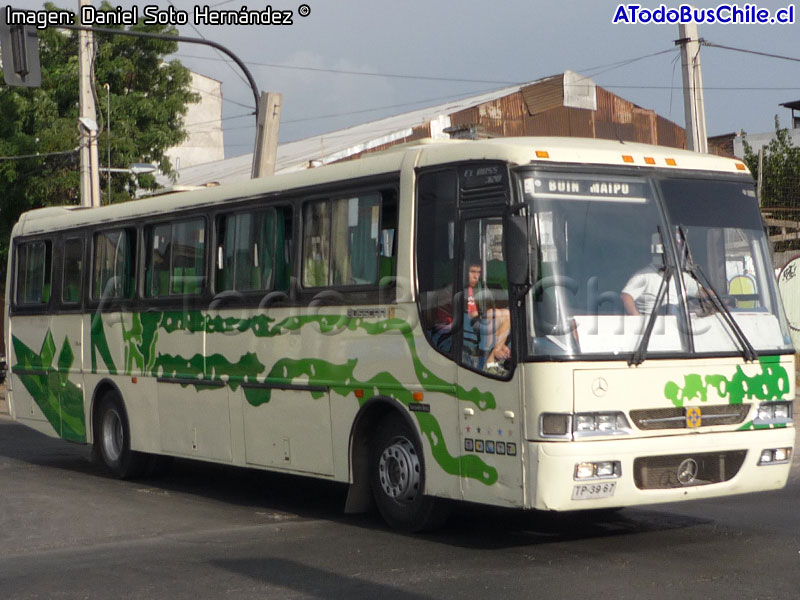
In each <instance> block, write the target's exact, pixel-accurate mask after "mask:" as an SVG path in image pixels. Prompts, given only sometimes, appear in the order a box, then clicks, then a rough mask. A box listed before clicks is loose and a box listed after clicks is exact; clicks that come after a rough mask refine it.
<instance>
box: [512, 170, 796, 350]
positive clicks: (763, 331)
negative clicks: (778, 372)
mask: <svg viewBox="0 0 800 600" xmlns="http://www.w3.org/2000/svg"><path fill="white" fill-rule="evenodd" d="M518 177H519V178H520V188H521V190H522V193H523V195H524V199H525V202H526V203H527V204H528V206H529V208H530V212H531V215H532V219H531V229H532V231H531V236H532V237H533V239H535V240H536V248H537V254H538V260H537V261H536V263H537V266H538V269H537V279H536V281H535V283H534V286H533V289H532V291H531V293H530V294H528V297H527V311H526V317H527V331H528V334H529V335H528V354H529V356H531V357H543V356H585V355H592V356H595V357H600V356H602V355H610V356H609V358H613V357H618V358H627V357H629V356H631V355H632V354H633V353H635V352H637V351H639V352H644V353H646V355H647V356H648V357H653V356H674V355H677V354H681V355H686V354H690V355H694V354H730V353H737V352H746V348H747V347H749V348H751V349H754V350H755V351H756V352H776V351H789V350H791V344H790V339H789V337H788V330H787V328H786V325H785V319H784V318H783V315H782V310H781V305H780V301H779V300H778V295H777V292H776V285H775V278H774V275H773V273H772V268H771V262H770V256H769V248H768V242H767V239H766V236H765V234H764V231H763V228H762V225H761V217H760V214H759V210H758V205H757V202H756V199H755V193H754V190H753V186H752V184H751V183H749V182H746V181H743V180H739V181H731V180H723V179H700V178H697V179H694V178H658V177H653V178H645V177H629V176H617V175H609V174H605V173H596V174H590V173H586V172H572V171H562V172H546V171H538V170H531V169H526V170H522V171H520V172H519V173H518Z"/></svg>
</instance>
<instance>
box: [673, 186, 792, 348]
mask: <svg viewBox="0 0 800 600" xmlns="http://www.w3.org/2000/svg"><path fill="white" fill-rule="evenodd" d="M659 187H660V190H661V194H662V196H663V198H664V203H665V207H666V210H667V216H668V219H669V221H670V226H671V227H672V230H673V231H677V232H678V233H677V235H676V240H677V244H678V251H679V256H680V257H681V258H680V260H681V261H682V263H683V264H684V265H686V264H687V263H689V266H692V264H693V265H694V266H696V267H697V269H696V270H697V271H698V273H697V274H698V275H700V279H701V282H700V284H701V285H700V288H701V289H700V293H699V295H698V300H697V301H696V302H694V301H691V300H690V309H691V310H690V319H691V322H692V332H693V336H692V337H693V343H694V349H695V351H696V352H719V351H725V350H728V351H735V350H737V349H739V347H740V344H738V343H737V342H736V339H735V335H732V332H731V328H730V327H729V326H726V324H725V315H724V314H722V311H721V310H720V309H716V310H715V309H714V308H713V305H712V303H711V302H709V301H708V296H709V295H711V294H714V293H716V294H717V295H719V297H720V300H721V301H722V303H723V304H724V306H725V308H727V309H728V312H729V313H730V316H731V317H732V318H733V319H734V320H735V322H736V323H737V324H738V325H739V327H740V328H741V330H742V333H744V335H745V337H746V338H747V339H748V340H749V342H750V343H751V344H752V346H753V347H754V348H755V349H756V350H757V351H770V350H773V351H774V350H786V349H789V348H791V343H790V339H789V337H788V329H787V328H786V325H785V319H784V318H783V316H782V309H781V303H780V301H779V299H778V295H777V291H776V285H775V276H774V272H773V269H772V263H771V261H770V257H769V248H768V242H767V238H766V235H765V233H764V229H763V226H762V222H761V215H760V213H759V209H758V204H757V202H756V196H755V191H754V189H753V186H752V184H750V183H749V182H746V183H745V182H732V181H716V180H700V179H665V180H662V181H660V182H659ZM683 246H685V247H683ZM685 270H686V269H685ZM684 278H686V279H692V277H690V276H689V275H684ZM705 288H710V289H705Z"/></svg>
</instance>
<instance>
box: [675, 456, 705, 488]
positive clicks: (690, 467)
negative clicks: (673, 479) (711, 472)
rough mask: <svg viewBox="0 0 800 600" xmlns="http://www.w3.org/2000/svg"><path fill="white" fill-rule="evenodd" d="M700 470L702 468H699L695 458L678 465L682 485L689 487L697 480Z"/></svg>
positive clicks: (679, 479)
mask: <svg viewBox="0 0 800 600" xmlns="http://www.w3.org/2000/svg"><path fill="white" fill-rule="evenodd" d="M699 470H700V467H698V466H697V461H696V460H695V459H693V458H687V459H686V460H684V461H683V462H682V463H681V464H680V465H678V481H679V482H680V483H681V485H689V484H690V483H692V482H693V481H694V480H695V479H696V478H697V472H698V471H699Z"/></svg>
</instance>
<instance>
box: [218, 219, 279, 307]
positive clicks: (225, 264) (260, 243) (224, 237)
mask: <svg viewBox="0 0 800 600" xmlns="http://www.w3.org/2000/svg"><path fill="white" fill-rule="evenodd" d="M276 220H277V219H276V214H275V210H273V209H267V210H262V211H258V212H246V213H239V214H234V215H225V216H223V217H221V218H220V219H219V221H218V234H217V235H218V237H217V239H218V240H219V247H218V248H217V291H228V290H236V291H239V292H249V291H254V290H268V289H272V286H273V277H274V271H275V258H276V252H277V250H278V245H277V235H276V231H275V229H276ZM281 250H282V248H281Z"/></svg>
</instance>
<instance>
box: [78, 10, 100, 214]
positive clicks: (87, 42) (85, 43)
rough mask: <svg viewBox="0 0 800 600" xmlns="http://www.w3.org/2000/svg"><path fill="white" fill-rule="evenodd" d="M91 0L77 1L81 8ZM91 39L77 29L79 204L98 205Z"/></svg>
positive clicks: (98, 188)
mask: <svg viewBox="0 0 800 600" xmlns="http://www.w3.org/2000/svg"><path fill="white" fill-rule="evenodd" d="M91 3H92V0H78V4H79V6H78V11H79V12H80V11H81V7H83V6H90V5H91ZM93 55H94V39H93V36H92V34H91V32H89V31H84V30H81V31H79V32H78V78H79V84H78V94H79V104H80V109H79V115H80V117H79V122H80V125H79V129H80V132H81V137H80V147H81V206H92V207H98V206H100V157H99V156H98V153H97V110H96V108H95V104H94V94H93V93H92V77H94V72H93V70H92V56H93Z"/></svg>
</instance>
